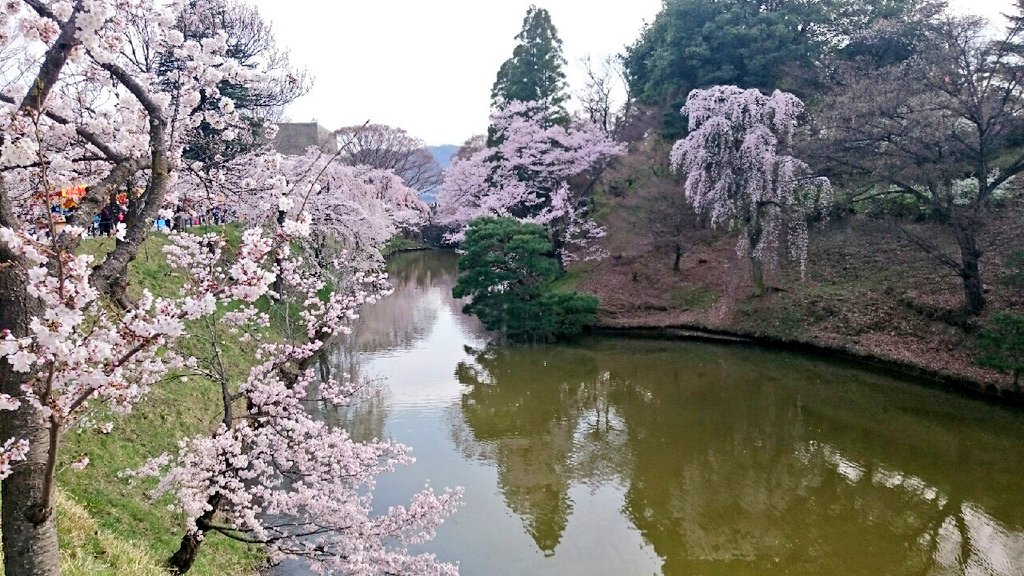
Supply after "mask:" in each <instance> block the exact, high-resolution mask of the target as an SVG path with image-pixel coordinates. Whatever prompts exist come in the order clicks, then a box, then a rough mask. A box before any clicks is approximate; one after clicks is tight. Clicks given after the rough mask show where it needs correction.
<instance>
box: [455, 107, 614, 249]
mask: <svg viewBox="0 0 1024 576" xmlns="http://www.w3.org/2000/svg"><path fill="white" fill-rule="evenodd" d="M545 114H546V112H545V108H544V107H543V106H541V105H540V104H539V103H535V102H519V101H512V102H508V103H505V104H502V105H500V106H499V107H498V108H496V109H494V110H492V113H491V126H492V127H493V128H494V130H495V134H496V137H495V138H494V140H495V142H496V144H495V145H494V146H492V147H485V148H482V149H480V150H479V151H477V152H476V153H474V154H473V155H472V156H470V157H469V158H468V159H466V160H457V161H456V162H455V163H454V164H452V165H451V166H449V168H448V169H447V170H445V173H444V178H443V181H442V184H441V193H440V194H439V195H438V211H439V214H438V222H439V223H440V224H442V225H445V226H447V227H449V229H450V230H452V232H450V233H449V234H448V235H447V239H448V240H449V241H453V242H458V241H461V239H462V238H463V236H464V234H465V231H466V229H467V227H468V225H469V222H470V221H471V220H473V219H475V218H480V217H484V216H499V217H513V218H517V219H519V220H521V221H523V222H530V223H535V224H542V225H544V226H546V227H547V228H548V230H549V231H550V232H551V233H552V236H553V238H554V241H555V248H556V250H557V251H558V252H559V255H560V256H561V258H562V261H563V263H564V262H566V261H568V260H571V259H572V258H574V257H578V256H579V255H581V254H587V253H588V251H590V250H592V249H593V248H594V246H593V245H592V241H593V240H594V239H595V238H597V237H599V236H601V235H602V234H603V229H601V228H600V227H599V226H598V225H596V223H594V222H593V221H591V220H590V219H589V218H588V216H587V214H588V210H589V208H590V205H589V202H590V198H589V196H588V195H587V194H584V193H580V192H578V191H576V192H574V191H573V188H572V186H571V183H572V182H573V180H574V179H578V178H583V179H584V180H586V181H587V183H588V184H592V183H593V181H594V177H595V175H596V174H598V173H600V170H601V169H602V168H603V167H604V166H605V165H606V164H607V162H608V161H609V160H610V159H611V158H612V157H614V156H616V155H619V154H622V153H623V152H624V148H623V146H622V145H620V144H618V143H616V142H614V141H613V140H611V138H609V137H608V135H607V134H605V133H604V131H602V130H601V129H600V128H599V127H597V126H596V125H595V124H593V123H592V122H590V121H586V120H576V121H574V122H572V124H570V125H569V126H568V127H564V126H561V125H557V124H554V125H552V124H551V123H550V122H548V121H547V119H546V115H545ZM587 177H589V178H587ZM585 187H588V188H589V186H585Z"/></svg>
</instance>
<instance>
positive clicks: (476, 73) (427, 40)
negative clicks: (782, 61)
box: [252, 0, 1013, 144]
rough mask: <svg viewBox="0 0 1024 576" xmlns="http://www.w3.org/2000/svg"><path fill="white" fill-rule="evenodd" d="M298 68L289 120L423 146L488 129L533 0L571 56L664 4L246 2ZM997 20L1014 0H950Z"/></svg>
mask: <svg viewBox="0 0 1024 576" xmlns="http://www.w3.org/2000/svg"><path fill="white" fill-rule="evenodd" d="M252 2H253V3H254V4H255V5H256V6H257V7H259V9H260V12H261V13H262V14H263V16H264V17H265V18H266V19H267V20H269V21H270V22H271V23H272V24H273V27H274V32H275V35H276V36H277V42H278V45H280V46H283V47H287V48H288V49H289V50H290V51H291V59H292V62H293V64H294V65H297V66H298V67H300V68H301V67H305V68H307V69H308V70H309V71H310V73H311V74H312V75H313V76H314V77H315V84H314V87H313V89H312V90H311V91H310V93H309V94H307V95H306V96H304V97H302V98H300V99H299V100H297V101H295V102H294V103H292V104H291V106H290V107H289V108H288V109H287V110H286V116H287V117H288V119H290V120H292V121H297V122H308V121H310V120H316V121H318V122H319V123H320V124H322V125H323V126H325V127H327V128H330V129H335V128H340V127H342V126H348V125H353V124H362V123H363V122H365V121H367V120H369V121H371V122H374V123H381V124H390V125H392V126H398V127H401V128H404V129H405V130H406V131H408V132H409V133H410V134H411V135H413V136H416V137H418V138H421V139H423V140H424V141H425V142H426V143H427V144H461V143H462V142H463V141H464V140H465V139H466V138H468V137H469V136H471V135H473V134H479V133H482V132H484V131H485V130H486V127H487V114H488V107H489V106H490V95H491V85H492V84H493V83H494V76H495V74H496V73H497V71H498V67H499V66H501V63H502V62H504V61H505V60H506V59H507V58H508V57H509V56H511V55H512V48H513V47H514V46H515V43H516V41H515V35H516V34H517V33H518V32H519V29H520V28H521V27H522V22H523V17H524V16H525V15H526V9H527V7H529V5H530V4H533V3H536V4H537V5H538V6H540V7H542V8H546V9H547V10H548V12H550V13H551V20H552V22H553V23H554V25H555V27H556V28H557V29H558V34H559V36H560V37H561V39H562V44H563V50H564V53H565V57H566V60H567V61H568V63H569V70H568V71H567V74H568V77H569V83H570V92H572V91H574V90H576V89H578V88H579V87H581V86H582V78H581V76H582V74H581V72H580V70H579V69H578V68H579V66H578V61H579V59H580V58H581V57H583V56H586V55H588V54H590V55H592V56H593V58H594V59H595V60H599V59H600V58H603V57H604V56H605V55H608V54H616V53H619V52H621V51H622V49H623V47H624V46H625V45H627V44H630V43H632V42H633V41H634V40H635V39H636V37H637V36H638V34H639V31H640V28H641V26H642V25H643V23H644V21H651V20H653V19H654V16H655V14H657V12H658V10H659V8H660V7H661V0H589V1H588V0H546V1H544V0H532V1H531V0H252ZM950 3H951V4H952V5H953V6H954V7H955V8H956V9H958V10H959V11H964V10H966V11H972V12H976V13H979V14H981V15H983V16H986V17H989V18H993V17H997V16H998V14H999V13H1000V12H1011V11H1012V10H1011V9H1012V5H1013V2H1012V0H951V2H950Z"/></svg>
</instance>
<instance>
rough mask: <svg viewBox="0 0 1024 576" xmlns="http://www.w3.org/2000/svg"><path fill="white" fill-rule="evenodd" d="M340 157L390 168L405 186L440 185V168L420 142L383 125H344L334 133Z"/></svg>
mask: <svg viewBox="0 0 1024 576" xmlns="http://www.w3.org/2000/svg"><path fill="white" fill-rule="evenodd" d="M336 134H337V136H338V143H339V145H340V146H339V147H340V148H342V149H343V150H344V151H343V152H342V154H341V159H342V161H343V162H345V163H346V164H350V165H353V166H357V165H363V166H372V167H373V168H380V169H382V170H393V171H394V172H395V174H397V175H398V176H400V177H401V178H402V179H403V180H405V183H406V185H408V186H409V187H410V188H414V189H416V190H417V191H419V192H429V191H432V190H434V189H436V188H437V187H438V186H439V185H440V184H441V168H440V167H439V166H438V165H437V161H436V160H434V156H433V155H432V154H431V153H430V151H429V150H427V149H426V148H425V147H424V145H423V141H422V140H420V139H419V138H414V137H412V136H410V135H409V134H408V133H407V132H406V131H405V130H403V129H401V128H396V127H394V126H387V125H385V124H366V125H360V126H347V127H345V128H341V129H339V130H338V131H337V132H336Z"/></svg>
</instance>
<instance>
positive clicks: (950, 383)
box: [591, 324, 1024, 409]
mask: <svg viewBox="0 0 1024 576" xmlns="http://www.w3.org/2000/svg"><path fill="white" fill-rule="evenodd" d="M591 333H593V334H599V335H605V336H614V337H618V338H638V339H653V340H683V341H695V342H711V343H716V344H728V345H734V346H735V345H740V346H757V347H761V348H770V349H774V350H785V351H790V352H798V353H802V354H810V355H813V356H820V357H824V358H830V359H837V360H841V361H845V362H851V363H854V364H857V365H860V366H864V367H867V368H869V369H872V370H876V371H878V372H880V373H883V374H888V375H897V376H901V377H903V378H907V379H909V380H911V381H912V382H914V383H916V384H919V385H923V386H927V387H930V388H938V389H941V390H945V391H948V392H953V393H956V394H960V395H963V396H967V397H969V398H975V399H980V400H984V401H987V402H992V403H997V404H1002V405H1006V406H1011V407H1014V408H1017V409H1024V391H1021V390H1013V389H1008V388H1001V387H999V386H997V385H996V384H994V383H992V382H985V381H982V380H976V379H974V378H970V377H968V376H965V375H963V374H957V373H953V372H948V371H945V370H937V369H934V368H930V367H928V366H923V365H921V364H917V363H914V362H907V361H904V360H898V359H894V358H886V357H883V356H878V355H875V354H870V353H868V352H865V351H862V350H856V349H852V348H848V347H842V346H829V345H827V344H821V343H818V342H811V341H807V340H799V339H793V338H784V337H779V336H772V335H768V334H762V333H754V332H747V331H743V330H723V329H720V328H708V327H705V326H700V325H697V324H670V325H651V326H610V325H603V324H598V325H597V326H595V327H594V328H592V329H591Z"/></svg>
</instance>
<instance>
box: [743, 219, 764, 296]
mask: <svg viewBox="0 0 1024 576" xmlns="http://www.w3.org/2000/svg"><path fill="white" fill-rule="evenodd" d="M758 210H760V208H758ZM761 235H762V230H761V219H760V214H756V215H755V216H754V218H753V221H752V222H750V223H749V224H748V225H747V250H749V251H750V275H751V277H752V278H753V280H754V296H764V295H765V294H767V292H768V291H767V290H766V289H765V285H764V263H763V262H761V255H760V252H759V251H758V246H759V245H760V244H761Z"/></svg>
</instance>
